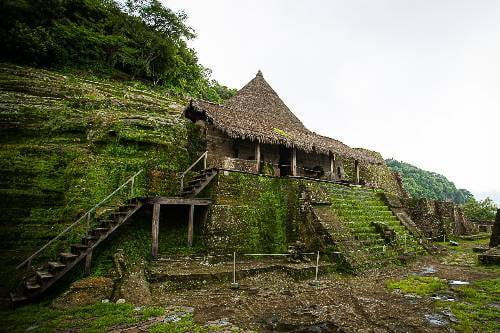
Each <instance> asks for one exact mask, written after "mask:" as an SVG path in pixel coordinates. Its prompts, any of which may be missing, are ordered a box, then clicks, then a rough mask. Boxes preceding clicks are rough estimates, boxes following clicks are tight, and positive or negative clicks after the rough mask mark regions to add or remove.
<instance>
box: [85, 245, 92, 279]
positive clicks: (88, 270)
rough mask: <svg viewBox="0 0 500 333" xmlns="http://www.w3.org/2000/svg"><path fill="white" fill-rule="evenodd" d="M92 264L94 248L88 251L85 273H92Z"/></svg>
mask: <svg viewBox="0 0 500 333" xmlns="http://www.w3.org/2000/svg"><path fill="white" fill-rule="evenodd" d="M91 265H92V250H90V251H88V252H87V255H86V256H85V268H84V274H85V275H90V267H91Z"/></svg>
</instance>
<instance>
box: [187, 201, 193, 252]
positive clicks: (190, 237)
mask: <svg viewBox="0 0 500 333" xmlns="http://www.w3.org/2000/svg"><path fill="white" fill-rule="evenodd" d="M193 219H194V205H191V206H189V218H188V246H193Z"/></svg>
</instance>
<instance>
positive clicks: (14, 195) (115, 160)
mask: <svg viewBox="0 0 500 333" xmlns="http://www.w3.org/2000/svg"><path fill="white" fill-rule="evenodd" d="M182 104H184V101H182V100H178V99H175V98H172V97H168V96H166V95H164V94H162V93H160V92H152V91H151V89H150V87H142V86H141V85H140V84H138V83H137V84H136V85H135V86H131V85H126V84H121V83H117V82H114V81H105V80H100V79H97V78H92V77H85V76H81V75H78V76H77V75H72V74H62V73H55V72H49V71H44V70H39V69H33V68H29V67H19V66H14V65H10V64H0V126H1V131H0V194H1V196H2V200H1V201H0V209H1V212H2V214H0V237H1V238H2V242H1V245H0V253H1V257H0V260H1V261H2V263H3V265H2V267H3V269H2V273H5V271H8V270H9V269H11V268H12V267H13V266H14V265H15V264H18V263H19V262H20V261H22V259H24V258H25V257H26V256H27V255H28V254H29V253H31V251H33V250H34V249H36V248H37V247H38V246H40V245H42V244H43V243H45V242H46V241H48V240H49V239H50V238H52V237H54V236H55V235H57V234H58V233H59V232H60V231H61V230H63V229H64V228H65V227H66V226H68V225H69V224H70V223H71V222H73V221H74V220H75V219H76V218H78V217H79V216H80V215H81V214H83V213H84V212H85V211H86V210H88V209H89V208H90V207H92V206H93V205H95V204H96V203H97V202H99V201H100V200H101V199H103V198H104V197H105V196H106V195H108V194H109V193H111V192H112V191H113V190H114V189H115V188H116V187H118V186H119V185H120V184H121V183H123V182H124V181H125V180H126V179H127V178H129V177H130V176H131V175H133V174H134V173H135V172H137V171H138V170H140V169H143V170H144V172H143V173H142V174H141V175H140V176H139V177H138V178H137V180H136V182H135V193H134V195H135V196H145V195H172V194H174V193H176V192H177V191H178V184H179V182H178V179H177V178H176V174H177V172H178V171H180V170H183V169H185V168H186V167H187V166H188V165H189V164H190V163H191V162H192V161H194V160H195V159H196V158H197V157H198V156H199V154H200V153H201V151H203V149H204V147H203V145H204V142H203V140H202V139H201V137H200V134H199V129H198V127H197V126H195V125H194V124H192V123H191V122H190V121H189V120H185V119H184V118H183V117H182V114H181V111H182ZM129 196H130V192H129V188H127V189H126V191H125V192H124V193H122V195H121V196H118V198H120V199H124V198H128V197H129ZM111 204H113V203H111ZM2 277H3V274H2V276H1V277H0V278H2Z"/></svg>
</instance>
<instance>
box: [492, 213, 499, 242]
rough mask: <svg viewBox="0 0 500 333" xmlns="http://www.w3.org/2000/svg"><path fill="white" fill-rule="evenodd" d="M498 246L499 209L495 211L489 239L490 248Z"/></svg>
mask: <svg viewBox="0 0 500 333" xmlns="http://www.w3.org/2000/svg"><path fill="white" fill-rule="evenodd" d="M498 245H500V209H498V210H497V216H496V218H495V224H494V225H493V228H492V231H491V238H490V247H495V246H498Z"/></svg>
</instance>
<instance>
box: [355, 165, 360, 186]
mask: <svg viewBox="0 0 500 333" xmlns="http://www.w3.org/2000/svg"><path fill="white" fill-rule="evenodd" d="M354 169H355V171H356V184H359V161H358V160H356V161H354Z"/></svg>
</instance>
